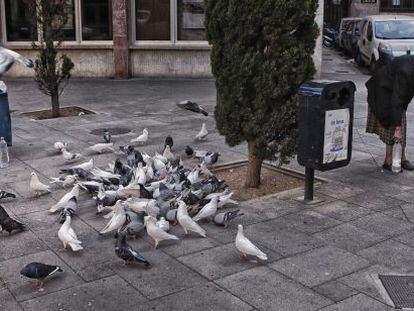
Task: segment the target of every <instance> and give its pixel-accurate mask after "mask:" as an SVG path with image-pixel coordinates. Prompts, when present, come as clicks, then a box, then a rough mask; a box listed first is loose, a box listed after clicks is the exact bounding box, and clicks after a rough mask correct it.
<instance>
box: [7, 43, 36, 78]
mask: <svg viewBox="0 0 414 311" xmlns="http://www.w3.org/2000/svg"><path fill="white" fill-rule="evenodd" d="M15 61H18V62H19V63H21V64H23V65H25V66H26V67H28V68H33V66H34V64H33V61H32V60H31V59H29V58H26V57H24V56H22V55H20V54H19V53H16V52H15V51H12V50H9V49H6V48H4V47H1V46H0V77H1V76H3V75H4V74H5V73H6V72H7V71H8V70H9V69H10V68H11V67H12V66H13V64H14V62H15Z"/></svg>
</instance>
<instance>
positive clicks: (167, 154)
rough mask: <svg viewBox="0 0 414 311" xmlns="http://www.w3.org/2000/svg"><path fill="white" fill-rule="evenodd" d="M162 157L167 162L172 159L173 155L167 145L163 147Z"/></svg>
mask: <svg viewBox="0 0 414 311" xmlns="http://www.w3.org/2000/svg"><path fill="white" fill-rule="evenodd" d="M162 155H163V157H164V158H166V159H167V160H168V161H171V160H172V159H174V154H173V153H172V152H171V147H170V146H169V145H166V146H165V149H164V153H163V154H162Z"/></svg>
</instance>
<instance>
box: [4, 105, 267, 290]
mask: <svg viewBox="0 0 414 311" xmlns="http://www.w3.org/2000/svg"><path fill="white" fill-rule="evenodd" d="M178 106H179V107H180V108H183V109H187V110H190V111H194V112H197V113H202V114H204V115H208V113H207V112H206V111H205V110H204V109H203V108H201V107H200V106H199V105H197V104H196V103H194V102H191V101H185V102H181V103H179V104H178ZM207 135H208V131H207V129H206V125H205V123H203V125H202V128H201V130H200V132H199V133H198V134H197V135H196V136H195V139H196V140H204V139H205V138H206V137H207ZM148 139H149V132H148V129H144V130H143V133H142V134H141V135H140V136H138V137H137V138H135V139H132V140H131V142H130V144H129V145H125V146H120V147H119V148H120V151H115V149H114V144H113V142H112V137H111V133H110V132H109V131H107V130H104V132H103V140H104V142H102V143H98V144H95V145H93V146H91V147H89V148H88V149H89V153H103V152H114V153H116V154H117V155H118V157H117V158H116V160H115V161H113V162H112V163H109V164H108V167H107V168H105V169H102V168H98V167H96V166H95V165H94V161H93V158H92V159H90V160H89V161H86V162H83V163H81V164H77V165H72V166H70V165H68V166H69V167H67V168H64V169H61V171H60V173H61V174H62V176H61V177H59V178H51V180H50V183H52V184H59V185H60V186H62V187H71V190H70V191H69V192H67V193H66V194H65V195H64V196H63V197H62V198H61V199H60V200H59V201H58V202H57V203H56V204H54V205H53V206H51V207H50V209H49V212H50V213H57V214H58V219H59V222H60V224H61V227H60V229H59V230H58V232H57V236H58V238H59V240H60V241H61V242H62V244H63V247H64V248H65V249H71V250H72V251H73V252H79V251H82V250H83V249H84V248H83V246H82V241H81V240H80V239H79V238H78V236H77V234H76V232H75V231H74V229H73V228H72V226H71V222H72V220H74V218H75V217H74V216H75V215H76V214H77V212H78V209H79V205H78V203H79V202H78V201H79V199H80V198H79V197H80V193H81V191H84V192H86V193H88V194H89V195H90V196H91V197H92V198H93V199H94V200H95V201H96V209H97V211H96V212H97V214H99V215H103V217H104V218H105V219H108V222H107V224H106V226H105V227H104V228H102V230H101V231H100V232H99V234H100V235H112V236H114V237H115V238H116V243H115V255H116V256H118V257H119V258H120V259H122V260H123V263H124V265H128V264H131V263H140V264H142V265H144V266H146V267H150V265H151V264H150V262H148V261H147V260H146V259H145V258H144V257H143V256H142V255H141V254H140V253H139V252H138V251H137V250H136V249H133V248H132V247H131V246H130V245H129V244H128V238H130V237H134V238H137V237H139V236H140V235H141V234H142V233H143V232H145V231H146V232H147V234H148V236H149V237H150V238H151V239H152V240H153V241H154V247H155V248H157V247H158V246H159V245H160V243H162V241H164V240H179V238H178V237H177V236H175V235H173V234H170V233H168V231H169V229H170V225H177V224H179V225H180V226H181V227H182V230H183V231H184V233H185V235H188V234H190V232H191V233H193V234H196V235H198V236H200V237H203V238H204V237H206V236H207V232H206V230H205V229H203V227H202V222H203V221H213V222H214V224H216V225H218V226H224V227H226V226H227V224H228V223H229V222H230V221H232V220H233V219H235V218H236V217H239V216H241V215H243V214H242V213H240V211H239V210H232V211H219V210H220V209H222V208H223V207H224V206H226V205H229V204H232V205H235V204H237V202H236V201H234V200H232V198H231V197H232V195H233V193H232V192H230V191H229V189H228V186H227V185H226V183H225V181H224V180H219V179H218V178H217V177H216V176H215V175H214V174H213V173H212V172H211V171H210V170H209V167H211V165H213V164H215V163H216V162H217V160H218V157H219V153H218V152H210V151H202V150H194V149H193V148H191V147H190V146H187V147H186V148H185V150H184V151H185V155H186V157H188V158H190V157H195V158H198V159H199V160H200V162H199V164H197V165H196V166H195V167H193V168H192V169H188V168H185V167H184V164H183V162H182V159H181V157H179V156H175V155H174V154H173V151H172V150H173V145H174V141H173V138H172V137H171V136H167V137H166V139H165V144H164V149H163V152H162V154H161V153H157V152H156V153H155V154H154V155H152V156H151V155H149V154H147V153H145V152H143V151H139V150H138V149H137V148H136V147H137V146H138V145H144V144H147V142H148ZM54 148H55V149H56V150H57V151H58V152H60V153H61V154H62V157H63V158H64V160H65V161H66V162H67V163H71V162H75V161H78V160H80V159H81V158H82V157H83V156H82V155H81V154H80V153H71V152H70V151H69V150H68V145H67V144H66V143H64V142H56V143H55V144H54ZM73 164H74V163H73ZM29 189H30V191H31V192H32V193H33V195H35V196H40V195H44V194H48V193H50V192H51V191H52V189H51V187H50V185H46V184H44V183H42V182H41V181H40V180H39V178H38V176H37V174H36V173H35V172H32V173H31V177H30V183H29ZM15 197H16V196H15V195H14V194H12V193H8V192H6V191H1V190H0V200H1V199H5V198H15ZM0 226H1V231H7V232H8V233H9V234H11V233H12V232H13V231H22V230H25V225H24V224H22V223H21V222H19V221H18V220H16V219H13V218H11V217H10V216H9V215H8V213H7V212H6V210H5V209H4V208H3V207H2V206H1V205H0ZM235 246H236V248H237V250H238V251H239V252H240V254H241V255H240V256H241V259H246V258H247V256H248V255H250V256H255V257H257V258H259V259H261V260H267V256H266V254H264V253H263V252H262V251H261V250H260V249H259V248H257V247H256V246H255V245H254V244H253V243H252V242H250V241H249V240H248V239H247V238H246V237H245V236H244V235H243V226H242V225H238V232H237V235H236V237H235ZM84 251H86V250H84ZM62 271H63V270H62V269H61V268H60V267H58V266H53V265H47V264H43V263H38V262H33V263H30V264H28V265H27V266H25V267H24V268H23V269H22V270H21V274H22V275H24V276H26V277H29V278H32V279H36V280H38V283H37V285H38V286H39V288H42V286H43V281H44V279H45V278H46V277H49V276H51V275H53V274H55V273H57V272H62Z"/></svg>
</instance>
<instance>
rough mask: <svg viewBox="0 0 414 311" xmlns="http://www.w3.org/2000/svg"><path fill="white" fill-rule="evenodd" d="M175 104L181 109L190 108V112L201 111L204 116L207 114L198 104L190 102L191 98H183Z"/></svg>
mask: <svg viewBox="0 0 414 311" xmlns="http://www.w3.org/2000/svg"><path fill="white" fill-rule="evenodd" d="M177 106H178V107H180V108H181V109H185V110H190V111H192V112H196V113H201V114H203V115H205V116H208V112H207V111H205V110H204V109H203V108H202V107H201V106H200V105H198V104H197V103H195V102H192V101H191V100H184V101H181V102H179V103H177Z"/></svg>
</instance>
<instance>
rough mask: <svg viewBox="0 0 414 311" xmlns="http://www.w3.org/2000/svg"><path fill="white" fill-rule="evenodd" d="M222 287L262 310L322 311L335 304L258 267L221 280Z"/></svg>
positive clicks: (273, 272) (277, 274) (276, 273)
mask: <svg viewBox="0 0 414 311" xmlns="http://www.w3.org/2000/svg"><path fill="white" fill-rule="evenodd" d="M216 283H218V284H219V285H220V286H222V287H224V288H226V289H227V290H229V291H230V292H231V293H232V294H233V295H236V296H238V297H243V300H244V301H245V302H247V303H249V304H250V305H252V306H254V307H255V308H257V309H259V310H274V311H285V310H286V311H291V310H307V311H312V310H319V309H320V308H322V307H324V306H326V305H329V304H331V303H332V301H331V300H329V299H327V298H325V297H322V296H320V295H318V294H317V293H315V292H314V291H312V290H310V289H309V288H307V287H304V286H302V285H300V284H298V283H296V282H294V281H292V280H290V279H287V278H286V277H285V276H283V275H281V274H279V273H278V272H276V271H273V270H271V269H269V268H267V267H257V268H253V269H250V270H246V271H243V272H239V273H236V274H233V275H230V276H228V277H225V278H222V279H220V280H217V281H216Z"/></svg>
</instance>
